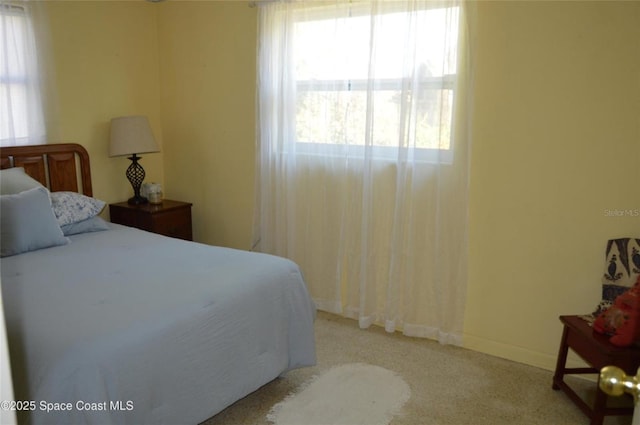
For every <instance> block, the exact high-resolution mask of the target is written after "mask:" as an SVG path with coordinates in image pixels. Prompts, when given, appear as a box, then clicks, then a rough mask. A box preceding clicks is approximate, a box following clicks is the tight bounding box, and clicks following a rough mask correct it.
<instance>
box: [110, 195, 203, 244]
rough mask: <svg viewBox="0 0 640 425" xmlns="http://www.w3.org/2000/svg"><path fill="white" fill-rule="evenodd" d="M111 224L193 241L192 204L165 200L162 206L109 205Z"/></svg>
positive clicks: (120, 203) (122, 203)
mask: <svg viewBox="0 0 640 425" xmlns="http://www.w3.org/2000/svg"><path fill="white" fill-rule="evenodd" d="M109 214H110V216H111V222H112V223H117V224H122V225H125V226H131V227H137V228H138V229H142V230H147V231H149V232H153V233H159V234H161V235H165V236H171V237H172V238H179V239H186V240H188V241H190V240H192V233H191V204H190V203H187V202H179V201H171V200H168V199H164V200H163V201H162V203H161V204H143V205H130V204H128V203H126V202H119V203H117V204H110V205H109Z"/></svg>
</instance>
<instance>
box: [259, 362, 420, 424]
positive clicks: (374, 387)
mask: <svg viewBox="0 0 640 425" xmlns="http://www.w3.org/2000/svg"><path fill="white" fill-rule="evenodd" d="M410 396H411V390H410V389H409V385H408V384H407V383H406V382H405V381H404V380H403V379H402V378H401V377H400V376H398V375H397V374H396V373H395V372H392V371H390V370H387V369H384V368H382V367H379V366H373V365H368V364H364V363H350V364H344V365H340V366H335V367H333V368H331V369H329V370H328V371H326V372H324V373H323V374H322V375H320V376H317V377H314V378H313V379H312V380H311V382H310V383H309V384H308V385H304V386H303V389H302V390H301V391H299V392H298V393H294V394H292V395H289V396H288V397H287V398H286V399H285V400H284V401H282V402H280V403H278V404H276V405H275V406H273V407H272V408H271V411H270V412H269V414H268V415H267V420H268V421H269V422H272V423H274V424H276V425H388V424H389V422H391V419H392V418H393V416H395V415H397V414H399V413H400V409H401V408H402V406H403V405H404V404H405V403H406V402H407V400H409V397H410Z"/></svg>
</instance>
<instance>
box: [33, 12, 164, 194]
mask: <svg viewBox="0 0 640 425" xmlns="http://www.w3.org/2000/svg"><path fill="white" fill-rule="evenodd" d="M38 6H41V7H43V6H44V9H41V10H38V11H37V12H38V13H39V14H38V16H39V17H40V16H41V17H43V18H45V19H46V22H47V25H46V26H45V28H44V30H46V33H48V34H49V35H50V40H49V41H48V47H49V48H50V49H51V52H50V55H49V57H48V63H47V64H46V69H47V74H48V76H47V77H48V78H47V79H48V80H49V81H50V82H51V85H50V90H49V93H50V99H49V102H48V104H49V108H48V109H49V110H48V111H47V116H48V133H49V141H50V142H51V143H59V142H73V143H80V144H82V145H83V146H85V148H87V150H88V151H89V155H90V156H91V167H92V169H91V171H92V176H93V191H94V196H95V197H97V198H99V199H102V200H104V201H106V202H116V201H123V200H126V199H128V198H129V197H131V196H132V194H133V191H132V189H131V185H130V183H129V181H128V180H127V179H126V177H125V175H124V173H125V170H126V169H127V167H128V166H129V164H130V163H131V162H130V161H129V160H128V159H127V158H126V157H116V158H109V156H108V146H109V121H110V120H111V118H112V117H116V116H121V115H137V114H140V115H147V116H148V117H149V120H150V123H151V126H152V129H153V131H154V134H155V136H156V139H157V141H158V143H159V144H160V145H161V149H162V150H163V151H164V149H163V148H164V147H163V146H162V131H161V123H160V93H159V90H158V87H159V75H160V73H159V68H158V40H157V22H156V9H155V8H154V5H153V4H151V3H147V2H143V1H140V2H128V1H122V2H119V1H110V2H79V1H55V2H53V1H52V2H40V3H38ZM43 33H44V32H43ZM46 33H45V35H46ZM52 87H53V89H52ZM142 157H143V159H142V161H141V164H142V165H143V167H144V168H145V171H146V173H147V180H148V181H158V182H162V181H163V167H162V157H163V153H154V154H146V155H142Z"/></svg>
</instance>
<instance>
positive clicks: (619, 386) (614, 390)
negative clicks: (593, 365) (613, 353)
mask: <svg viewBox="0 0 640 425" xmlns="http://www.w3.org/2000/svg"><path fill="white" fill-rule="evenodd" d="M600 389H601V390H602V391H604V392H605V393H607V394H609V395H612V396H616V397H617V396H621V395H622V394H624V393H625V392H627V393H629V394H631V395H633V399H634V400H635V402H636V404H637V403H638V396H639V395H640V369H638V374H637V375H636V376H627V374H626V373H624V371H623V370H622V369H620V368H619V367H616V366H605V367H603V368H602V369H601V370H600Z"/></svg>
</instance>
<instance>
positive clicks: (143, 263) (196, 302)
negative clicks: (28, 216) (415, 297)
mask: <svg viewBox="0 0 640 425" xmlns="http://www.w3.org/2000/svg"><path fill="white" fill-rule="evenodd" d="M110 226H111V229H110V230H107V231H102V232H95V233H84V234H80V235H76V236H71V237H70V239H71V243H70V244H68V245H64V246H58V247H53V248H47V249H43V250H39V251H32V252H28V253H25V254H20V255H16V256H13V257H6V258H3V259H2V262H1V276H2V295H3V298H4V310H5V317H6V323H7V331H8V338H9V344H10V356H11V363H12V369H13V372H12V374H13V379H14V386H15V395H16V400H24V401H27V403H24V404H22V406H21V408H22V409H23V410H25V411H24V412H19V417H20V418H21V420H22V421H25V422H29V423H33V424H44V423H57V424H66V423H73V424H107V423H108V424H143V423H153V424H163V423H164V424H177V423H190V424H195V423H198V422H201V421H203V420H205V419H207V418H209V417H211V416H213V415H215V414H216V413H218V412H219V411H221V410H222V409H224V408H225V407H227V406H228V405H230V404H232V403H233V402H234V401H236V400H238V399H239V398H241V397H243V396H245V395H247V394H249V393H250V392H252V391H254V390H256V389H258V388H259V387H260V386H262V385H264V384H265V383H267V382H269V381H271V380H273V379H274V378H276V377H278V376H279V375H282V374H283V373H285V372H287V371H289V370H291V369H294V368H299V367H304V366H310V365H313V364H315V361H316V357H315V342H314V334H313V321H314V319H315V306H314V304H313V301H312V300H311V298H310V296H309V294H308V292H307V289H306V286H305V283H304V280H303V278H302V275H301V272H300V270H299V268H298V267H297V265H296V264H294V263H293V262H291V261H289V260H286V259H284V258H280V257H275V256H271V255H267V254H260V253H253V252H247V251H240V250H233V249H229V248H221V247H214V246H209V245H203V244H198V243H194V242H187V241H183V240H179V239H172V238H168V237H164V236H160V235H156V234H152V233H148V232H144V231H141V230H137V229H132V228H129V227H124V226H119V225H115V224H111V225H110Z"/></svg>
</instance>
